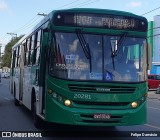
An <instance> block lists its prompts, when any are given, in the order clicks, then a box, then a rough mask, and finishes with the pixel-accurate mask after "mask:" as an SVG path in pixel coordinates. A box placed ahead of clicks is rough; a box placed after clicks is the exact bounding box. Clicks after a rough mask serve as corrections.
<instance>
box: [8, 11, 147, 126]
mask: <svg viewBox="0 0 160 140" xmlns="http://www.w3.org/2000/svg"><path fill="white" fill-rule="evenodd" d="M60 13H61V14H62V15H63V16H64V17H63V18H64V19H62V20H61V21H57V20H58V19H60V18H61V16H59V14H60ZM66 13H67V14H66ZM68 13H69V14H68ZM75 13H78V14H79V13H80V14H79V15H78V14H77V15H78V16H79V17H78V16H77V17H76V18H77V21H76V23H74V22H75V21H74V20H75V18H74V19H73V17H74V16H75ZM65 14H66V15H70V17H67V16H66V15H65ZM81 14H82V16H81ZM83 14H84V15H83ZM94 14H95V15H96V16H92V15H94ZM105 14H106V15H107V16H108V17H107V18H105V16H104V15H105ZM56 16H57V19H55V17H56ZM65 16H66V17H65ZM112 16H115V18H113V17H112ZM121 16H122V18H121ZM97 17H98V18H97ZM125 17H127V18H128V21H127V22H128V23H125ZM65 18H66V19H65ZM67 18H69V21H66V20H67ZM78 18H80V21H79V22H78ZM81 18H84V19H81ZM92 18H93V19H94V21H93V20H92ZM109 18H110V20H111V21H110V25H109V24H108V23H101V22H100V21H101V20H103V21H104V22H105V21H106V22H108V19H109ZM116 18H117V19H116ZM134 18H135V19H136V20H135V21H133V20H132V19H134ZM72 20H73V23H72ZM86 20H87V21H86ZM95 21H97V22H95ZM141 21H143V22H144V23H142V26H143V24H145V27H144V28H141V27H140V25H138V24H139V23H140V22H141ZM98 22H100V23H99V24H98ZM120 22H121V23H120ZM132 22H133V23H132ZM136 23H137V26H136V25H135V24H136ZM120 24H126V25H120ZM77 29H79V30H81V31H80V33H79V35H80V36H81V37H83V36H82V35H81V34H84V38H85V39H86V38H87V37H90V35H91V36H92V35H93V34H94V35H95V36H96V37H98V38H100V39H101V42H100V43H99V44H100V45H101V44H102V45H101V46H102V47H101V48H102V54H103V55H102V56H103V58H105V54H104V51H105V47H106V46H105V43H104V40H105V39H106V40H107V39H108V38H109V37H110V36H113V37H114V36H121V35H122V39H123V38H127V37H128V39H132V37H136V39H137V38H138V40H139V38H147V20H146V19H145V18H143V17H140V16H137V15H134V14H131V13H127V12H121V11H113V10H101V9H70V10H59V11H53V12H51V13H50V14H49V15H48V16H47V17H45V18H44V20H42V21H41V22H40V23H39V24H38V25H37V26H36V27H35V28H34V29H33V30H32V31H31V32H30V33H29V34H27V35H26V36H25V37H23V38H22V39H21V40H20V41H19V42H18V43H17V44H16V45H14V46H13V49H12V52H13V53H12V62H11V78H10V80H11V81H10V89H11V93H12V94H13V95H14V98H15V103H16V104H19V103H22V104H24V105H25V106H26V107H27V108H28V109H30V110H32V111H33V112H34V111H35V110H36V111H35V112H36V116H38V117H40V118H41V119H42V120H44V121H48V122H53V123H61V124H70V125H85V126H119V125H137V124H144V123H146V93H147V83H146V77H147V76H146V75H147V63H148V62H147V58H146V57H147V45H146V46H144V48H143V49H141V48H140V47H139V46H140V45H139V46H138V47H136V45H132V47H133V50H134V51H135V52H137V53H138V54H139V55H137V53H135V55H134V57H132V49H130V48H129V47H128V48H127V49H126V50H127V51H128V52H129V53H128V56H127V58H129V59H131V58H134V60H137V62H136V65H137V69H138V70H139V72H137V74H139V75H138V78H137V79H136V80H133V81H128V80H127V78H126V79H123V80H117V79H116V76H112V75H109V79H110V80H107V78H105V77H104V75H108V74H110V73H109V72H104V70H103V68H104V63H105V62H106V59H103V58H102V59H103V60H102V65H103V68H102V71H101V72H100V73H98V72H95V73H94V72H92V70H93V69H94V65H92V67H91V63H92V62H91V63H89V59H91V58H89V59H88V58H87V59H86V60H87V62H88V63H89V64H90V65H89V64H88V63H87V65H86V67H87V68H88V67H89V68H88V71H89V69H90V72H89V73H88V75H89V77H90V80H89V79H87V80H80V79H78V78H77V79H76V77H74V78H73V79H72V78H69V73H68V71H69V70H70V69H72V70H75V69H76V68H75V67H76V65H71V64H70V63H68V65H67V62H65V63H62V62H58V58H57V62H56V66H54V67H52V66H51V63H52V60H51V57H52V52H54V49H52V48H56V47H55V46H56V42H58V37H60V39H61V38H62V39H63V38H64V37H65V36H69V35H70V36H73V37H75V36H76V34H75V33H76V31H77ZM124 33H127V37H124V36H123V34H124ZM53 35H55V38H56V39H52V38H53ZM93 37H94V36H93ZM130 37H131V38H130ZM110 38H111V37H110ZM119 38H121V37H119ZM55 40H56V41H55ZM86 40H87V39H86ZM116 41H117V40H116ZM116 41H114V43H115V42H116ZM35 42H36V43H35ZM39 42H40V43H39ZM86 42H87V41H86ZM137 42H138V41H137ZM27 43H28V44H27ZM60 43H61V42H60ZM60 43H59V44H60ZM62 43H63V42H62ZM51 44H52V45H51ZM85 45H86V44H85ZM89 45H90V44H89ZM53 46H54V47H53ZM57 46H58V45H57ZM60 47H61V46H60V45H59V47H57V48H58V49H59V50H58V51H61V50H60V49H62V48H60ZM82 47H85V46H82ZM89 47H92V46H91V45H90V46H89ZM111 47H114V48H115V49H116V47H117V46H116V45H115V46H114V45H111ZM145 47H146V48H145ZM57 48H56V49H57ZM83 49H84V48H83ZM124 50H125V47H124ZM83 51H84V50H83ZM143 51H144V52H145V53H144V52H143ZM38 52H39V54H40V55H38ZM86 52H88V51H87V50H86ZM91 52H92V50H91ZM140 52H142V54H141V53H140ZM114 54H117V56H118V55H119V53H118V51H115V52H112V55H114ZM85 55H86V54H85ZM136 55H137V56H136ZM144 55H145V56H144ZM117 56H116V55H115V56H113V57H111V61H112V63H111V67H112V69H113V71H114V67H115V69H116V68H118V66H117V65H116V62H113V61H115V60H114V59H115V58H116V57H117ZM139 56H142V59H141V58H139ZM53 57H55V56H54V53H53ZM64 57H66V59H65V60H66V61H67V60H68V59H71V58H69V57H70V55H65V56H64ZM67 57H68V58H67ZM144 57H145V58H146V60H143V59H144ZM92 58H93V57H92ZM73 59H75V58H73ZM91 60H92V59H91ZM55 61H56V60H54V62H55ZM141 61H143V63H142V65H140V64H141ZM144 62H145V64H144ZM97 63H98V62H97ZM53 64H54V63H53ZM114 65H115V66H114ZM69 66H70V68H69ZM72 66H74V68H73V67H72ZM78 66H80V65H78ZM141 66H142V68H140V67H141ZM101 67H102V66H101ZM120 67H122V66H120ZM53 68H56V70H55V72H53V73H52V72H51V70H52V69H53ZM57 69H58V70H57ZM91 69H92V70H91ZM64 71H67V75H68V77H67V78H63V74H64V75H65V76H66V72H64ZM80 71H81V70H80ZM82 71H83V68H82ZM59 73H60V74H59ZM92 74H93V75H94V74H95V75H94V76H93V77H92V76H91V75H92ZM142 75H143V76H142ZM66 100H69V101H70V103H71V104H70V105H69V106H67V105H65V104H64V102H65V101H66ZM133 102H136V103H137V104H138V105H137V106H136V107H135V108H134V107H133V106H132V104H133ZM34 107H35V108H36V109H35V110H34Z"/></svg>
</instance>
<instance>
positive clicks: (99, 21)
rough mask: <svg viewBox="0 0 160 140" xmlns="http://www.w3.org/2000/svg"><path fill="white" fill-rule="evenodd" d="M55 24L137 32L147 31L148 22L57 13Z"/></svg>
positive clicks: (129, 18) (103, 15) (117, 17)
mask: <svg viewBox="0 0 160 140" xmlns="http://www.w3.org/2000/svg"><path fill="white" fill-rule="evenodd" d="M53 22H54V24H55V25H56V26H76V27H91V28H106V29H120V30H135V31H136V30H137V31H146V30H147V20H145V19H139V18H134V17H129V16H120V15H107V14H87V13H76V14H75V13H56V14H55V16H54V20H53Z"/></svg>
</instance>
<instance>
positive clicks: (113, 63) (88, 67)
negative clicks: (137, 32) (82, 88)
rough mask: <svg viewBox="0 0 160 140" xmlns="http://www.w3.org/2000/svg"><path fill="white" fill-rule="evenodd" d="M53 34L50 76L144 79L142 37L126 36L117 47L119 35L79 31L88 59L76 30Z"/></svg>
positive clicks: (134, 80)
mask: <svg viewBox="0 0 160 140" xmlns="http://www.w3.org/2000/svg"><path fill="white" fill-rule="evenodd" d="M53 36H54V37H53V43H52V48H51V53H50V64H49V73H50V74H51V75H52V76H54V77H57V78H62V79H68V80H83V81H93V80H97V81H105V82H107V81H108V82H116V81H122V82H123V81H125V82H140V81H145V80H146V69H147V61H146V47H147V46H146V39H145V38H136V37H131V36H126V37H125V38H124V39H123V43H121V46H118V41H119V40H120V38H121V35H117V36H115V35H114V36H113V35H110V36H109V35H97V34H83V37H84V41H85V44H87V45H88V46H87V48H88V50H89V53H90V57H89V58H88V57H86V52H85V50H84V46H83V45H82V43H81V42H80V40H79V38H78V36H77V34H76V33H63V32H56V33H54V35H53ZM114 52H116V55H114V57H113V53H114Z"/></svg>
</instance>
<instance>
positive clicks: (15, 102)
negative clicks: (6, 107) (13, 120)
mask: <svg viewBox="0 0 160 140" xmlns="http://www.w3.org/2000/svg"><path fill="white" fill-rule="evenodd" d="M13 95H14V104H15V106H20V103H19V101H18V100H17V99H16V88H15V87H14V94H13Z"/></svg>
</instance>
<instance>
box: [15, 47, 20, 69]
mask: <svg viewBox="0 0 160 140" xmlns="http://www.w3.org/2000/svg"><path fill="white" fill-rule="evenodd" d="M19 49H20V46H18V47H17V49H16V67H19Z"/></svg>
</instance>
